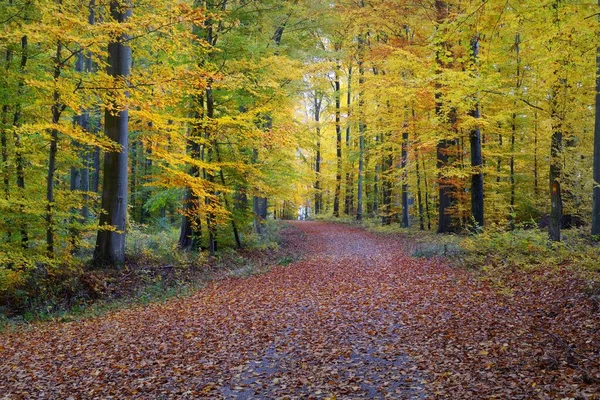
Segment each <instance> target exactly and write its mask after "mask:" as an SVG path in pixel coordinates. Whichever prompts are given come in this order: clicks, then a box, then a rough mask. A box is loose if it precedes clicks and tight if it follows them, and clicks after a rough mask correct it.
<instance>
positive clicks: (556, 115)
mask: <svg viewBox="0 0 600 400" xmlns="http://www.w3.org/2000/svg"><path fill="white" fill-rule="evenodd" d="M565 84H566V83H565V82H564V80H562V79H561V81H560V84H557V85H556V86H555V88H554V89H553V94H552V96H553V99H552V141H551V148H550V205H551V207H550V223H549V226H548V236H549V238H550V240H552V241H554V242H560V240H561V236H560V228H561V226H560V225H561V220H562V207H563V204H562V189H561V179H562V160H561V157H562V148H563V115H562V113H561V112H560V111H559V109H558V108H559V99H558V96H559V92H561V91H562V89H564V87H563V86H564V85H565Z"/></svg>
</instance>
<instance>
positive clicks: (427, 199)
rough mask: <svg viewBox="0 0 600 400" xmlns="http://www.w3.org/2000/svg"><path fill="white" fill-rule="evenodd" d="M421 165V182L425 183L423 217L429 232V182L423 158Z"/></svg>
mask: <svg viewBox="0 0 600 400" xmlns="http://www.w3.org/2000/svg"><path fill="white" fill-rule="evenodd" d="M422 163H423V181H424V182H425V215H426V216H427V230H429V231H430V230H431V212H430V211H429V181H428V180H427V166H426V165H425V157H423V160H422Z"/></svg>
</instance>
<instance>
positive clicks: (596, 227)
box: [592, 0, 600, 235]
mask: <svg viewBox="0 0 600 400" xmlns="http://www.w3.org/2000/svg"><path fill="white" fill-rule="evenodd" d="M598 5H599V6H600V0H598ZM598 18H599V20H600V16H599V17H598ZM592 235H600V46H599V47H598V48H597V50H596V119H595V125H594V191H593V207H592Z"/></svg>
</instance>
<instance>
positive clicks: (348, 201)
mask: <svg viewBox="0 0 600 400" xmlns="http://www.w3.org/2000/svg"><path fill="white" fill-rule="evenodd" d="M351 85H352V66H350V67H349V68H348V94H347V97H346V106H347V108H348V121H347V126H346V185H345V186H346V188H345V199H344V213H345V214H346V215H351V214H352V212H353V208H354V182H353V179H352V177H353V176H354V171H353V169H354V163H352V162H350V150H351V148H352V141H351V140H350V131H351V126H350V121H349V120H350V118H349V117H350V107H351V106H352V92H351Z"/></svg>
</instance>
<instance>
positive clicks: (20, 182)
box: [13, 36, 29, 249]
mask: <svg viewBox="0 0 600 400" xmlns="http://www.w3.org/2000/svg"><path fill="white" fill-rule="evenodd" d="M28 59H29V52H28V39H27V36H23V37H21V64H20V72H21V74H24V72H25V68H26V66H27V61H28ZM24 90H25V78H24V77H23V76H21V77H20V78H19V84H18V91H17V97H18V98H19V99H20V98H21V97H22V96H23V93H24ZM13 126H14V127H19V126H21V104H20V103H17V104H16V105H15V110H14V114H13ZM14 144H15V167H16V173H17V189H18V191H19V194H20V197H21V202H20V204H19V215H20V217H21V220H20V221H19V223H18V225H19V230H20V233H21V247H22V248H23V249H27V248H28V247H29V235H28V233H27V229H26V223H25V221H24V220H23V218H24V216H25V205H24V201H25V162H24V160H23V153H22V145H21V135H19V134H18V133H17V131H16V130H15V133H14Z"/></svg>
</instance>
